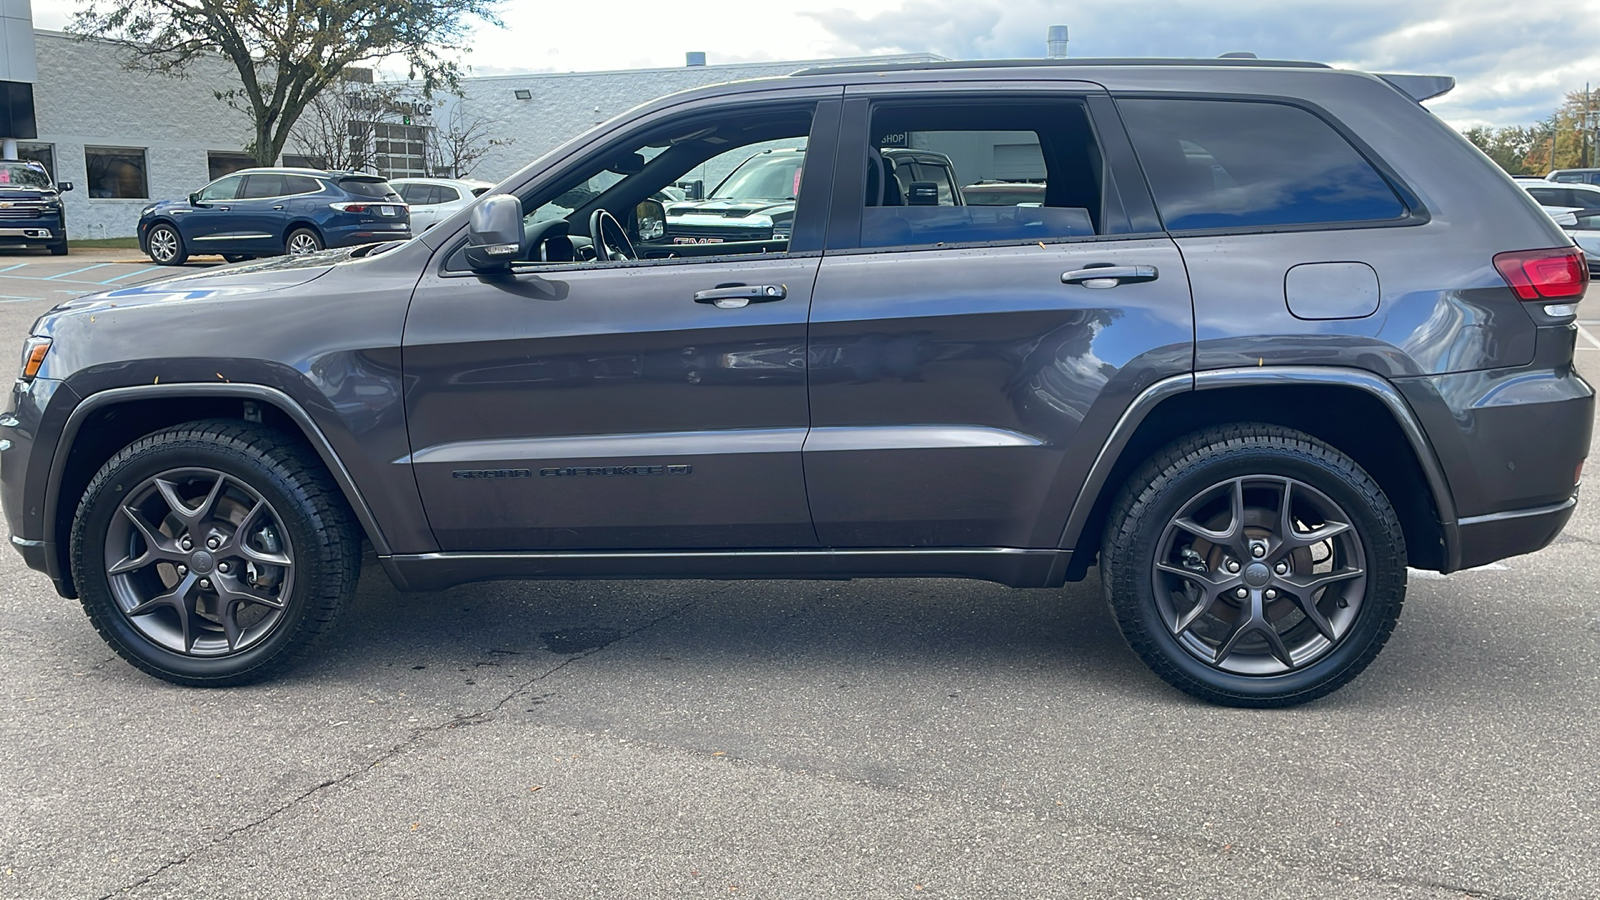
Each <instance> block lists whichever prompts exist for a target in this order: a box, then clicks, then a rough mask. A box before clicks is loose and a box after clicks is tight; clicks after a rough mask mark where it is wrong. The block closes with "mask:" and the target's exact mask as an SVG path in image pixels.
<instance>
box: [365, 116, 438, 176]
mask: <svg viewBox="0 0 1600 900" xmlns="http://www.w3.org/2000/svg"><path fill="white" fill-rule="evenodd" d="M432 130H433V129H431V128H429V127H428V126H426V125H390V124H388V123H384V122H374V123H373V125H372V143H373V159H374V162H376V163H377V169H378V174H379V175H382V176H383V177H385V178H426V177H427V176H428V174H429V172H428V157H427V147H428V138H429V134H428V132H430V131H432Z"/></svg>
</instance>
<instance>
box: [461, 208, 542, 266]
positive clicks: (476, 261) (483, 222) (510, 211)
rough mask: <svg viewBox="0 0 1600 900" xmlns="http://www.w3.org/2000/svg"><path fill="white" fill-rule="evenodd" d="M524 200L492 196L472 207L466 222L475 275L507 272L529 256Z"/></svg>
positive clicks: (468, 250) (469, 259) (469, 258)
mask: <svg viewBox="0 0 1600 900" xmlns="http://www.w3.org/2000/svg"><path fill="white" fill-rule="evenodd" d="M527 249H528V248H527V246H526V238H525V237H524V236H523V231H522V201H521V200H518V199H517V198H515V197H513V196H511V195H510V194H491V195H489V196H487V197H484V198H483V199H481V200H479V201H478V202H477V203H476V204H474V205H473V207H472V212H471V213H470V214H469V217H468V220H467V249H466V257H467V265H469V266H471V267H472V271H474V272H505V271H508V270H510V268H511V264H512V263H514V262H516V261H517V260H519V259H524V258H526V257H527V255H528V254H527Z"/></svg>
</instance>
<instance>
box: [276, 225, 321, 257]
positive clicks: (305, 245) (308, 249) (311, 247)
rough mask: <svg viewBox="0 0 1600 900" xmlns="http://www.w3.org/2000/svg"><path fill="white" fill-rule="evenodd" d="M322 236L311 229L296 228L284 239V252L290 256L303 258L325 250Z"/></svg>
mask: <svg viewBox="0 0 1600 900" xmlns="http://www.w3.org/2000/svg"><path fill="white" fill-rule="evenodd" d="M323 246H324V245H323V243H322V235H320V234H317V233H316V232H315V231H313V230H312V229H310V228H296V229H295V230H293V231H291V232H289V236H288V237H286V238H284V239H283V252H284V253H285V254H286V255H288V256H303V255H305V254H307V253H315V252H317V251H318V250H321V249H322V248H323Z"/></svg>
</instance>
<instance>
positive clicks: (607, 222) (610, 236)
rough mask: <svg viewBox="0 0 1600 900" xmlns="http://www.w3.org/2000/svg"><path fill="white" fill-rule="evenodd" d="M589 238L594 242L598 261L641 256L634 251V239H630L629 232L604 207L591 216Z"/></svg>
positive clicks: (623, 259)
mask: <svg viewBox="0 0 1600 900" xmlns="http://www.w3.org/2000/svg"><path fill="white" fill-rule="evenodd" d="M589 239H590V240H591V241H593V242H594V258H595V261H596V262H619V261H626V260H634V259H638V258H639V254H638V253H636V252H634V249H633V241H630V240H628V232H627V231H626V230H625V229H623V227H622V223H621V222H618V221H617V217H616V216H613V215H612V214H611V213H608V212H606V211H605V210H604V209H597V210H595V211H594V214H593V215H591V216H589Z"/></svg>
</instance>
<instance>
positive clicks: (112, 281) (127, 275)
mask: <svg viewBox="0 0 1600 900" xmlns="http://www.w3.org/2000/svg"><path fill="white" fill-rule="evenodd" d="M159 268H162V267H161V266H150V267H148V268H144V269H140V270H139V271H137V272H124V273H123V274H121V275H117V276H115V277H113V278H108V279H106V280H105V281H102V282H99V283H100V284H116V283H117V282H118V281H121V280H122V279H124V278H132V277H133V276H135V275H143V274H144V273H146V272H154V271H155V270H157V269H159Z"/></svg>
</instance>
